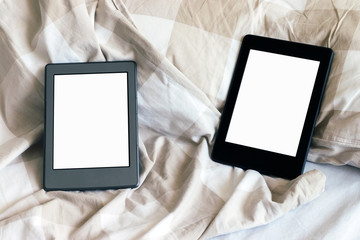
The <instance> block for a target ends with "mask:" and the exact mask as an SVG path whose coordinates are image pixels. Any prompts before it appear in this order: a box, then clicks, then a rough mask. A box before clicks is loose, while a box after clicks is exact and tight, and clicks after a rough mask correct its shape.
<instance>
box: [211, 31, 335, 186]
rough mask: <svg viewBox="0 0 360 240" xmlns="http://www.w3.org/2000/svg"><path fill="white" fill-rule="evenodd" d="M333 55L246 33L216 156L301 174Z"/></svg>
mask: <svg viewBox="0 0 360 240" xmlns="http://www.w3.org/2000/svg"><path fill="white" fill-rule="evenodd" d="M332 59H333V51H332V50H331V49H330V48H326V47H320V46H314V45H308V44H302V43H297V42H290V41H284V40H279V39H272V38H266V37H261V36H254V35H247V36H245V37H244V39H243V42H242V45H241V49H240V53H239V56H238V59H237V63H236V67H235V70H234V74H233V78H232V82H231V85H230V88H229V92H228V96H227V99H226V102H225V106H224V110H223V113H222V116H221V120H220V125H219V129H218V132H217V135H216V139H215V143H214V146H213V149H212V155H211V157H212V159H213V160H215V161H217V162H220V163H224V164H228V165H232V166H237V167H241V168H243V169H254V170H257V171H259V172H260V173H263V174H267V175H271V176H277V177H282V178H287V179H293V178H295V177H297V176H298V175H300V174H301V173H302V172H303V168H304V164H305V160H306V157H307V153H308V150H309V146H310V142H311V136H312V133H313V130H314V126H315V123H316V118H317V115H318V112H319V108H320V103H321V99H322V95H323V92H324V89H325V86H326V80H327V78H328V75H329V71H330V66H331V62H332Z"/></svg>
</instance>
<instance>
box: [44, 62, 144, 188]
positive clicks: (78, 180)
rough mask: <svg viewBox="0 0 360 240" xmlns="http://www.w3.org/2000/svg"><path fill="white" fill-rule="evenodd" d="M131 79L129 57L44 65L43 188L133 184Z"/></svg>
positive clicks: (135, 165) (135, 157) (136, 168)
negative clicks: (108, 60) (110, 60)
mask: <svg viewBox="0 0 360 240" xmlns="http://www.w3.org/2000/svg"><path fill="white" fill-rule="evenodd" d="M136 80H137V77H136V63H135V62H133V61H114V62H92V63H59V64H48V65H46V67H45V126H44V131H45V133H44V178H43V183H44V189H45V190H47V191H51V190H83V191H85V190H103V189H118V188H135V187H136V186H137V185H138V182H139V157H138V130H137V97H136V94H137V82H136Z"/></svg>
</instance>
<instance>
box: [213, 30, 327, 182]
mask: <svg viewBox="0 0 360 240" xmlns="http://www.w3.org/2000/svg"><path fill="white" fill-rule="evenodd" d="M251 50H255V51H260V52H264V53H274V54H280V55H283V56H290V57H296V58H301V59H308V60H314V61H319V62H320V63H319V67H318V71H317V74H316V79H315V83H314V87H313V90H312V93H311V98H310V102H309V105H308V109H307V113H306V117H305V121H304V124H303V129H302V132H301V136H300V140H299V144H298V148H297V151H296V156H289V155H287V154H282V153H276V152H273V151H268V150H263V149H257V148H254V147H251V146H245V145H239V144H235V143H232V142H227V141H226V140H225V139H226V136H227V134H228V130H229V125H230V122H231V119H232V115H233V111H234V106H235V103H236V100H237V98H238V93H239V90H240V88H241V83H242V80H243V76H244V71H245V68H246V64H247V61H248V57H249V53H250V51H251ZM332 59H333V51H332V50H331V49H330V48H326V47H320V46H314V45H308V44H302V43H296V42H290V41H284V40H279V39H273V38H267V37H261V36H255V35H246V36H245V37H244V38H243V42H242V45H241V48H240V52H239V55H238V59H237V63H236V66H235V70H234V73H233V78H232V81H231V84H230V88H229V91H228V96H227V99H226V102H225V106H224V110H223V113H222V116H221V120H220V124H219V128H218V131H217V134H216V137H215V142H214V146H213V149H212V153H211V158H212V159H213V160H214V161H216V162H219V163H223V164H227V165H231V166H237V167H240V168H243V169H245V170H246V169H254V170H257V171H259V172H260V173H262V174H266V175H271V176H275V177H281V178H285V179H293V178H296V177H297V176H299V175H300V174H302V172H303V169H304V165H305V161H306V157H307V154H308V150H309V147H310V142H311V137H312V134H313V130H314V127H315V123H316V119H317V115H318V112H319V109H320V103H321V99H322V95H323V92H324V89H325V86H326V82H327V78H328V75H329V72H330V66H331V62H332ZM258 70H259V71H261V66H259V69H258ZM264 117H265V118H266V116H264Z"/></svg>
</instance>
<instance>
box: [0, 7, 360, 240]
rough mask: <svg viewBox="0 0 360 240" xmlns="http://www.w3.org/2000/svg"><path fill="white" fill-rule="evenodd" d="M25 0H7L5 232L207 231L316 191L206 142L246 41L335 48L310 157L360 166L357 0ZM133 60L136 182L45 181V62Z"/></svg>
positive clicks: (0, 186) (165, 235)
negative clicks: (219, 152) (121, 186)
mask: <svg viewBox="0 0 360 240" xmlns="http://www.w3.org/2000/svg"><path fill="white" fill-rule="evenodd" d="M18 4H19V3H17V2H14V1H3V3H2V4H1V5H0V13H1V17H0V51H1V58H0V106H1V108H0V131H1V134H0V236H1V238H4V239H7V238H18V239H19V238H20V239H21V238H25V237H26V238H28V239H51V238H57V239H61V238H64V239H69V238H70V239H119V238H120V239H198V238H208V237H211V236H214V235H219V234H223V233H227V232H231V231H236V230H240V229H245V228H251V227H255V226H259V225H262V224H266V223H269V222H271V221H273V220H275V219H277V218H279V217H281V216H283V215H284V214H286V213H287V212H288V211H290V210H291V209H294V208H296V207H298V206H299V205H301V204H304V203H306V202H309V201H311V200H312V199H314V198H316V197H317V196H318V195H319V194H320V193H321V192H322V191H323V189H324V184H325V177H324V175H323V174H322V173H321V172H319V171H316V170H315V171H311V172H308V173H306V174H304V175H302V176H300V177H299V178H298V179H296V180H293V181H290V182H289V181H285V180H281V179H273V178H269V177H266V178H264V177H263V176H261V175H260V174H258V173H257V172H255V171H246V172H244V171H242V170H241V169H238V168H232V167H229V166H224V165H220V164H217V163H214V162H213V161H211V160H210V158H209V152H210V151H211V146H212V143H213V140H214V134H215V132H216V128H217V124H218V120H219V117H220V114H221V110H222V107H223V104H224V100H225V97H226V94H227V89H228V86H229V83H230V79H231V75H232V71H233V67H234V64H235V60H236V56H237V53H238V49H239V46H240V43H241V39H242V37H243V36H244V35H245V34H247V33H252V34H260V35H265V36H271V37H277V38H282V39H289V40H294V41H301V42H305V43H312V44H317V45H323V46H329V47H332V48H333V49H334V50H335V59H334V64H333V68H332V71H331V76H330V79H329V84H328V86H327V89H326V94H325V98H324V102H323V105H322V111H321V113H320V116H319V121H318V123H317V127H316V131H315V135H314V143H313V145H312V149H311V152H310V159H311V160H314V161H323V162H329V161H331V162H333V163H337V164H339V163H352V164H354V165H359V162H358V161H359V160H358V158H356V155H357V152H358V151H357V149H358V147H359V145H358V142H359V141H358V138H357V136H358V135H357V134H356V133H357V131H358V129H359V125H358V124H357V118H356V116H357V112H358V106H357V105H358V103H357V101H356V96H357V84H359V83H358V82H359V81H357V80H359V79H358V78H359V76H360V74H359V71H360V70H359V68H358V67H357V62H358V61H357V60H358V59H359V51H358V50H359V46H360V44H359V36H360V34H359V31H360V29H359V28H360V27H359V17H360V14H359V10H360V7H359V4H358V3H357V2H356V1H355V0H353V1H346V2H344V1H332V2H331V1H329V2H328V1H296V2H294V1H285V0H277V1H237V0H229V1H226V2H224V1H200V0H197V1H190V0H189V1H187V0H173V1H141V0H132V1H124V2H121V1H117V0H113V1H111V0H103V1H99V2H98V1H91V0H88V1H84V0H77V1H37V0H32V1H27V2H26V3H24V4H23V5H22V6H21V7H19V6H18ZM129 59H131V60H135V61H136V62H137V65H138V85H139V92H138V103H139V139H140V140H139V146H140V162H141V173H140V174H141V183H140V186H139V187H138V188H137V189H126V190H111V191H94V192H60V191H59V192H48V193H47V192H45V191H43V190H42V165H43V163H42V161H43V159H42V144H41V138H42V133H43V110H44V109H43V104H44V92H43V84H44V66H45V65H46V64H47V63H50V62H86V61H111V60H129Z"/></svg>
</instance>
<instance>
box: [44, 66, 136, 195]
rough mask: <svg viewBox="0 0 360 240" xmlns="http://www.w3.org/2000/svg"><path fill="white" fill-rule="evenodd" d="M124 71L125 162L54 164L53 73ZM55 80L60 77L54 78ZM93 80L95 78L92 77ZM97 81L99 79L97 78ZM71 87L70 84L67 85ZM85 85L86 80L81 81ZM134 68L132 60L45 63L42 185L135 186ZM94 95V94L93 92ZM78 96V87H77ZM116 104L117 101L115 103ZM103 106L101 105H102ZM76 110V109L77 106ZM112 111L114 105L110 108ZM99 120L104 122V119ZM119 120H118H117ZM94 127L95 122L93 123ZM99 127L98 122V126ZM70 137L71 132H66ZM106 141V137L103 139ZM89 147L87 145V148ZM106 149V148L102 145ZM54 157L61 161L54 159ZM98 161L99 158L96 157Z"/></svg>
mask: <svg viewBox="0 0 360 240" xmlns="http://www.w3.org/2000/svg"><path fill="white" fill-rule="evenodd" d="M117 73H120V74H121V73H125V74H126V81H127V83H126V85H127V90H126V91H127V103H126V104H127V114H124V115H125V116H126V115H127V118H128V119H127V123H128V125H127V126H128V135H127V136H128V142H127V144H128V158H129V159H128V164H127V165H126V166H115V167H109V166H107V167H89V168H77V167H75V168H63V169H62V168H60V169H55V168H54V98H55V96H54V86H55V84H54V81H55V77H56V76H76V75H79V76H80V75H86V74H90V75H94V76H96V75H98V74H105V75H106V74H117ZM57 81H60V79H59V80H57ZM96 81H97V80H96ZM99 81H101V79H99ZM70 87H71V86H70ZM83 87H84V90H85V89H86V83H85V84H84V86H83ZM136 95H137V70H136V63H135V62H133V61H114V62H91V63H59V64H48V65H46V67H45V119H44V120H45V126H44V131H45V133H44V170H43V172H44V174H43V176H44V178H43V187H44V189H45V190H47V191H51V190H103V189H119V188H135V187H137V186H138V183H139V154H138V130H137V96H136ZM94 97H95V96H94ZM79 98H81V91H79ZM119 104H120V103H119ZM104 107H105V106H104ZM79 111H80V109H79ZM114 111H116V109H114ZM103 124H106V122H104V123H103ZM119 124H120V123H119ZM94 127H97V126H94ZM98 127H101V126H98ZM69 138H71V133H69ZM103 141H106V139H103ZM89 151H91V149H89ZM104 151H106V149H104ZM57 161H61V159H60V160H57ZM99 161H101V159H99Z"/></svg>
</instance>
